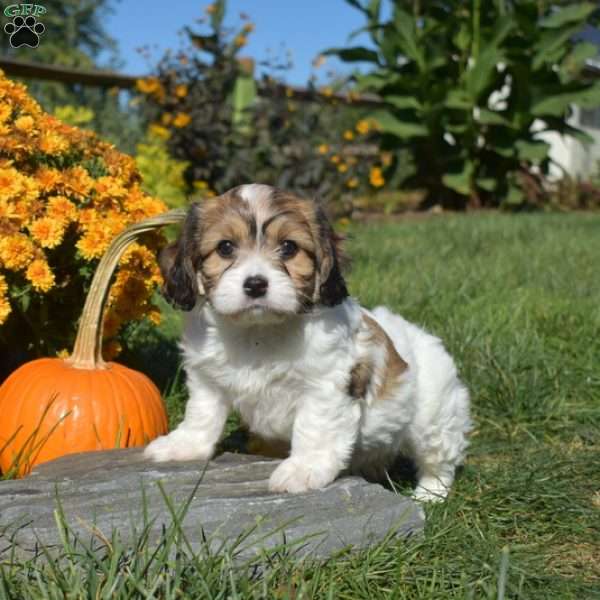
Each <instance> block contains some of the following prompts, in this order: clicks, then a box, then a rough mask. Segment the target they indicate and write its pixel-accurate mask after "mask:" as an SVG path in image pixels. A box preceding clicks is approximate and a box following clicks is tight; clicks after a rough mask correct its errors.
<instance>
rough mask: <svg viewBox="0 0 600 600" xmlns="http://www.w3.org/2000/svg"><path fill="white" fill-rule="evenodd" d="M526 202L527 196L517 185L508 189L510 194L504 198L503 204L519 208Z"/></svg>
mask: <svg viewBox="0 0 600 600" xmlns="http://www.w3.org/2000/svg"><path fill="white" fill-rule="evenodd" d="M524 200H525V194H524V193H523V190H522V189H521V188H520V187H518V186H517V185H514V184H513V185H511V186H510V187H509V188H508V194H506V197H505V198H504V201H503V202H502V204H507V205H508V206H518V205H519V204H523V202H524Z"/></svg>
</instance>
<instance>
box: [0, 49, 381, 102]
mask: <svg viewBox="0 0 600 600" xmlns="http://www.w3.org/2000/svg"><path fill="white" fill-rule="evenodd" d="M0 69H2V70H3V71H4V72H5V73H6V74H7V75H13V76H16V77H25V78H28V79H43V80H47V81H59V82H61V83H74V84H80V85H88V86H96V87H107V88H110V87H117V88H121V89H131V88H134V87H135V83H136V81H137V80H138V79H143V78H144V76H143V75H140V76H135V75H123V74H121V73H116V72H114V71H99V70H89V69H74V68H72V67H63V66H56V65H48V64H43V63H38V62H33V61H28V60H21V59H16V58H6V57H0ZM277 88H278V92H281V93H285V92H286V91H287V90H291V92H292V93H293V96H294V98H296V99H298V100H314V98H315V92H314V91H313V90H310V89H307V88H302V87H296V86H289V85H284V84H278V86H277ZM258 93H259V94H261V95H268V93H269V91H268V90H266V89H264V88H261V86H259V88H258ZM316 95H317V96H318V97H320V98H321V99H323V100H328V101H332V100H335V101H337V102H339V103H341V104H349V105H352V106H378V105H380V104H381V103H380V101H379V100H378V99H377V98H376V97H374V96H368V95H361V96H353V97H352V99H350V98H349V97H348V96H347V95H346V94H339V93H334V94H330V95H325V94H321V93H316Z"/></svg>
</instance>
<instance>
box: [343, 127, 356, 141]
mask: <svg viewBox="0 0 600 600" xmlns="http://www.w3.org/2000/svg"><path fill="white" fill-rule="evenodd" d="M344 139H345V140H348V141H349V142H350V141H352V140H353V139H354V132H353V131H350V129H347V130H346V131H344Z"/></svg>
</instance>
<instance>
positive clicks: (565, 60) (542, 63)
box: [329, 0, 600, 208]
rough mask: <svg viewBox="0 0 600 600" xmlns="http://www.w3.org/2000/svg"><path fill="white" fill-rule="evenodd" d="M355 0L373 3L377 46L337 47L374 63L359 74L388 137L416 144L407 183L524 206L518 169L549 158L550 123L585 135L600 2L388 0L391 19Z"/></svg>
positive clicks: (437, 198)
mask: <svg viewBox="0 0 600 600" xmlns="http://www.w3.org/2000/svg"><path fill="white" fill-rule="evenodd" d="M346 1H347V2H348V3H349V4H351V5H352V6H354V7H355V8H357V9H358V10H359V11H361V12H362V13H363V14H364V16H365V19H366V21H367V24H366V26H365V28H364V30H366V31H367V32H368V33H369V35H370V38H371V44H372V47H363V46H355V47H349V48H336V49H331V50H329V53H333V54H337V55H338V56H339V57H340V58H341V59H342V60H345V61H349V62H356V61H360V62H367V63H370V64H371V65H372V69H371V70H370V72H368V73H367V74H364V75H358V76H357V81H358V85H359V87H360V89H361V90H363V91H370V92H375V93H377V94H378V95H379V97H380V98H381V100H382V102H383V105H382V108H381V109H379V110H377V111H375V112H374V113H373V115H372V116H373V118H374V119H375V120H376V121H377V122H378V124H379V127H380V129H381V132H382V134H383V135H382V144H383V148H384V149H385V150H397V149H399V148H407V149H408V150H410V151H411V152H412V154H413V155H414V159H415V160H414V163H415V170H414V172H413V173H412V175H411V176H410V177H409V178H408V180H406V182H405V183H406V184H407V185H413V186H417V187H424V188H425V189H426V190H427V191H428V196H427V199H426V202H427V203H429V204H435V203H441V204H443V205H445V206H449V207H454V208H462V207H465V206H471V207H477V206H481V205H502V204H508V205H519V204H521V203H523V202H524V201H525V196H524V193H523V191H522V188H521V186H520V179H521V176H522V175H523V174H530V173H531V172H532V167H534V166H535V167H536V169H533V172H534V173H536V172H537V173H540V174H541V175H543V174H545V173H547V170H548V167H549V164H550V159H549V156H548V152H549V145H548V144H547V143H546V142H544V141H543V140H542V139H540V133H541V132H548V131H556V132H559V133H562V134H568V135H572V136H574V137H576V138H577V139H579V140H581V141H583V142H585V141H587V136H585V134H584V133H583V132H582V131H580V130H578V129H576V128H574V127H572V126H571V125H569V123H568V119H569V117H570V115H571V111H572V108H571V107H572V105H573V104H578V105H580V106H582V107H592V106H597V105H599V104H600V83H592V82H590V81H588V80H587V79H586V78H585V76H584V74H583V72H582V69H583V66H584V64H585V61H586V60H587V59H588V58H590V57H592V56H594V55H595V54H596V53H597V52H598V48H597V47H596V46H594V45H593V44H590V43H587V42H577V41H575V36H576V34H577V33H578V32H579V31H580V30H581V29H582V27H583V26H584V25H585V24H586V23H589V22H591V20H592V18H593V16H594V11H595V10H596V4H594V3H591V2H569V3H568V4H567V5H566V6H564V7H563V6H559V3H552V2H544V1H540V0H470V1H466V2H465V1H462V0H430V1H429V0H428V1H427V2H417V1H414V0H410V1H409V0H391V11H385V12H386V13H391V14H390V17H389V18H387V19H384V18H382V14H383V12H384V11H383V10H382V1H381V0H346ZM364 30H363V31H364ZM534 123H535V125H534ZM397 168H398V161H395V162H394V163H393V164H392V165H391V166H390V167H389V169H390V170H391V171H393V170H394V169H397ZM389 175H390V174H388V177H389Z"/></svg>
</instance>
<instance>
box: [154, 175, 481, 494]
mask: <svg viewBox="0 0 600 600" xmlns="http://www.w3.org/2000/svg"><path fill="white" fill-rule="evenodd" d="M338 245H339V238H338V237H337V236H336V235H335V233H334V232H333V229H332V228H331V226H330V224H329V223H328V221H327V219H326V218H325V216H324V214H323V212H322V210H321V209H320V208H319V207H318V206H317V205H316V203H314V202H313V201H310V200H305V199H302V198H298V197H297V196H294V195H292V194H289V193H286V192H283V191H281V190H278V189H274V188H272V187H269V186H266V185H258V184H253V185H244V186H241V187H238V188H235V189H233V190H231V191H229V192H227V193H226V194H224V195H222V196H220V197H217V198H212V199H210V200H206V201H204V202H202V203H200V204H193V205H192V206H191V208H190V210H189V213H188V216H187V218H186V220H185V223H184V226H183V229H182V233H181V237H180V239H179V240H178V242H177V243H176V244H174V245H173V246H171V247H169V248H167V249H166V250H165V251H164V253H163V256H162V257H161V263H162V265H161V266H162V269H163V275H164V278H165V286H164V292H165V294H166V297H167V298H168V299H169V300H170V301H171V302H172V303H173V304H174V305H176V306H178V307H179V308H181V309H183V310H185V311H189V312H188V313H187V318H186V320H185V330H184V336H183V341H182V343H181V348H182V350H183V356H184V364H185V370H186V373H187V385H188V388H189V400H188V403H187V406H186V411H185V418H184V420H183V422H182V423H181V424H180V425H179V427H177V429H175V430H174V431H172V432H171V433H170V434H169V435H167V436H163V437H160V438H158V439H156V440H154V441H153V442H152V443H151V444H150V445H149V446H148V447H147V448H146V450H145V454H146V456H147V457H150V458H152V459H154V460H156V461H168V460H191V459H198V460H202V459H209V458H210V457H212V455H213V453H214V452H215V446H216V444H217V442H218V440H219V437H220V435H221V433H222V430H223V426H224V424H225V420H226V418H227V415H228V413H229V411H230V410H232V409H237V410H238V411H239V413H240V415H241V417H242V419H243V420H244V421H245V423H246V424H247V425H248V427H249V428H250V430H251V431H253V432H255V433H257V434H259V435H260V436H261V437H262V438H264V439H266V440H272V441H274V442H281V441H286V442H291V453H290V456H289V458H287V459H285V460H284V461H283V462H282V463H281V464H280V465H279V466H278V467H277V468H276V469H275V470H274V472H273V474H272V475H271V479H270V482H269V487H270V489H271V490H273V491H277V492H284V491H287V492H303V491H305V490H309V489H313V488H321V487H323V486H326V485H327V484H328V483H330V482H331V481H333V480H334V479H335V478H336V477H337V476H338V475H339V474H340V473H341V472H342V471H345V470H350V471H351V472H359V473H364V474H366V475H367V476H370V477H381V476H383V475H384V474H385V469H386V468H387V467H388V466H390V464H391V463H392V462H393V461H394V459H395V458H396V457H397V456H398V454H400V453H402V454H405V455H408V456H410V457H412V458H413V459H414V460H415V462H416V465H417V468H418V478H419V480H418V487H417V490H416V492H415V494H416V496H417V497H418V498H420V499H424V500H432V499H439V498H443V497H444V496H445V495H446V494H447V492H448V489H449V487H450V485H451V484H452V481H453V479H454V471H455V468H456V466H457V465H458V464H459V463H460V462H461V460H462V458H463V454H464V451H465V448H466V445H467V442H466V439H465V435H466V433H467V431H468V429H469V426H470V421H469V406H468V405H469V399H468V393H467V390H466V389H465V387H464V386H463V385H462V384H461V382H460V381H459V379H458V377H457V373H456V368H455V366H454V363H453V361H452V359H451V357H450V356H449V355H448V354H447V352H446V351H445V350H444V347H443V346H442V343H441V341H440V340H439V339H438V338H435V337H433V336H431V335H429V334H428V333H426V332H425V331H423V330H422V329H419V328H418V327H416V326H415V325H412V324H410V323H408V322H407V321H405V320H404V319H403V318H402V317H400V316H398V315H395V314H392V313H391V312H389V311H388V310H387V309H386V308H382V307H381V308H376V309H374V310H373V311H368V310H366V309H365V308H362V307H361V306H360V305H359V304H358V303H357V302H356V301H355V300H353V299H351V298H350V297H349V296H348V292H347V290H346V285H345V283H344V280H343V278H342V274H341V270H340V264H339V260H340V258H339V248H338Z"/></svg>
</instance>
